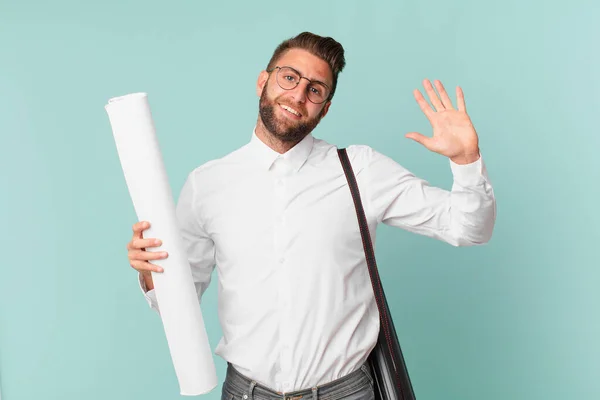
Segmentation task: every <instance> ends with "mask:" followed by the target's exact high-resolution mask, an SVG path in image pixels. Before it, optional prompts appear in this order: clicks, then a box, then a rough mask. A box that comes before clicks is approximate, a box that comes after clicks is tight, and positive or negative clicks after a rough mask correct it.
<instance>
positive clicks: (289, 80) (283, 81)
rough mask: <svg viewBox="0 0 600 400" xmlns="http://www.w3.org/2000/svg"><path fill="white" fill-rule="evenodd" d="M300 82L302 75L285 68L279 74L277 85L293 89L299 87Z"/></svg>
mask: <svg viewBox="0 0 600 400" xmlns="http://www.w3.org/2000/svg"><path fill="white" fill-rule="evenodd" d="M298 82H300V75H298V73H297V72H296V71H294V70H293V69H291V68H288V67H283V68H280V69H279V71H278V72H277V83H279V86H281V87H282V88H283V89H288V90H289V89H293V88H295V87H296V86H298Z"/></svg>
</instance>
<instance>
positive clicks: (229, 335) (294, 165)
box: [139, 134, 496, 392]
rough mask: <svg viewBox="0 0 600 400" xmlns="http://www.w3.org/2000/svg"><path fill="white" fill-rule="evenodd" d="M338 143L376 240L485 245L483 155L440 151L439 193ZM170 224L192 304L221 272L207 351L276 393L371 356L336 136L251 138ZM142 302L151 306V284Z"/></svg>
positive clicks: (210, 173)
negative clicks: (389, 233)
mask: <svg viewBox="0 0 600 400" xmlns="http://www.w3.org/2000/svg"><path fill="white" fill-rule="evenodd" d="M347 151H348V156H349V158H350V162H351V164H352V167H353V169H354V173H355V175H356V177H357V182H358V186H359V189H360V193H361V198H362V201H363V203H364V208H365V213H366V216H367V220H368V223H369V229H370V233H371V236H372V239H373V242H374V241H375V231H376V227H377V224H379V223H381V222H383V223H385V224H388V225H392V226H397V227H399V228H403V229H406V230H408V231H410V232H414V233H418V234H421V235H425V236H429V237H432V238H436V239H439V240H443V241H445V242H447V243H450V244H451V245H454V246H471V245H479V244H484V243H486V242H488V241H489V240H490V238H491V236H492V230H493V227H494V222H495V218H496V204H495V199H494V193H493V189H492V186H491V184H490V181H489V179H488V177H487V172H486V168H485V166H484V163H483V160H482V159H481V158H479V160H477V161H475V162H473V163H471V164H467V165H458V164H455V163H453V162H452V161H451V160H449V161H450V167H451V170H452V174H453V177H454V183H453V186H452V191H447V190H443V189H440V188H436V187H432V186H430V185H429V184H428V182H427V181H425V180H423V179H420V178H418V177H416V176H415V175H413V174H412V173H411V172H409V171H408V170H407V169H405V168H403V167H402V166H400V165H399V164H398V163H396V162H395V161H393V160H392V159H390V158H388V157H386V156H384V155H382V154H381V153H378V152H376V151H375V150H373V149H372V148H370V147H368V146H363V145H352V146H349V147H348V148H347ZM177 219H178V222H179V224H180V226H181V229H182V236H183V242H184V245H185V247H186V250H187V253H188V258H189V262H190V266H191V269H192V275H193V277H194V281H195V285H196V289H197V292H198V299H199V301H200V300H201V296H202V294H203V292H204V291H205V290H206V288H207V286H208V285H209V283H210V281H211V273H212V272H213V269H214V267H215V266H216V267H217V272H218V274H217V276H218V282H217V284H218V313H219V320H220V323H221V327H222V331H223V337H222V338H221V340H220V342H219V344H218V345H217V348H216V350H215V354H218V355H220V356H221V357H222V358H223V359H225V360H226V361H228V362H230V363H231V364H233V365H234V367H235V368H236V369H237V370H238V371H239V372H241V373H242V374H244V375H246V376H248V377H250V378H252V379H254V380H255V381H256V382H258V383H259V384H262V385H265V386H267V387H270V388H271V389H274V390H276V391H278V392H290V391H294V390H300V389H307V388H311V387H314V386H317V385H322V384H325V383H328V382H331V381H333V380H335V379H338V378H340V377H342V376H344V375H347V374H349V373H351V372H353V371H354V370H356V369H357V368H359V367H360V365H361V364H363V363H364V362H365V361H366V359H367V357H368V355H369V353H370V351H371V350H372V349H373V347H374V346H375V344H376V342H377V337H378V333H379V311H378V309H377V304H376V302H375V298H374V296H373V290H372V287H371V282H370V278H369V273H368V268H367V264H366V260H365V254H364V251H363V245H362V241H361V236H360V230H359V227H358V222H357V218H356V213H355V208H354V204H353V202H352V196H351V194H350V189H349V187H348V184H347V181H346V177H345V176H344V172H343V170H342V166H341V163H340V161H339V158H338V155H337V151H336V147H335V146H334V145H331V144H329V143H326V142H325V141H323V140H319V139H316V138H314V137H313V136H312V135H308V136H306V137H305V138H304V139H303V140H302V141H301V142H300V143H298V144H297V145H296V146H294V147H293V148H292V149H290V150H289V151H288V152H286V153H285V154H279V153H277V152H275V151H274V150H272V149H271V148H269V147H268V146H267V145H265V144H264V143H263V142H262V141H261V140H260V139H259V138H258V137H257V136H256V135H255V134H253V135H252V139H251V141H250V142H249V143H248V144H247V145H245V146H243V147H241V148H239V149H238V150H236V151H233V152H232V153H230V154H228V155H226V156H225V157H223V158H220V159H217V160H213V161H210V162H207V163H205V164H204V165H201V166H200V167H198V168H196V169H194V170H193V171H192V172H191V173H190V174H189V176H188V178H187V180H186V182H185V184H184V186H183V188H182V190H181V193H180V196H179V200H178V202H177ZM150 222H151V221H150ZM165 250H166V251H169V250H168V249H165ZM139 282H140V285H141V289H142V291H143V292H145V291H146V290H145V285H144V283H143V280H142V279H140V280H139ZM145 297H146V299H147V300H148V303H149V304H150V307H152V308H153V309H155V310H157V311H158V312H160V311H159V309H158V305H157V302H156V296H155V295H154V290H151V291H148V292H147V293H145Z"/></svg>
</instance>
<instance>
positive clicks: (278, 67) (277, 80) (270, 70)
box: [267, 65, 331, 104]
mask: <svg viewBox="0 0 600 400" xmlns="http://www.w3.org/2000/svg"><path fill="white" fill-rule="evenodd" d="M283 68H289V69H291V70H292V71H294V72H295V73H296V74H298V76H299V77H300V79H298V82H296V85H295V86H294V87H292V88H289V89H286V88H284V87H283V86H281V84H280V83H279V71H281V70H282V69H283ZM276 69H277V70H278V71H277V75H276V76H275V81H276V82H277V84H278V85H279V87H280V88H282V89H283V90H293V89H295V88H297V87H298V85H299V84H300V80H301V79H306V80H307V81H308V82H309V84H310V83H313V82H314V83H319V84H321V85H323V86H325V87H326V88H327V90H329V94H328V95H327V97H326V98H325V100H323V101H321V102H319V103H317V102H314V101H312V100H311V99H310V96H308V94H307V95H306V98H307V99H308V101H310V102H311V103H313V104H323V103H325V102H326V101H328V100H330V99H331V88H330V87H329V85H328V84H326V83H324V82H321V81H317V80H310V79H308V78H307V77H305V76H302V74H301V73H300V72H298V70H296V69H295V68H292V67H289V66H287V65H284V66H283V67H280V66H278V65H276V66H275V67H273V68H271V69H268V70H267V72H268V73H269V74H270V73H271V72H273V71H275V70H276Z"/></svg>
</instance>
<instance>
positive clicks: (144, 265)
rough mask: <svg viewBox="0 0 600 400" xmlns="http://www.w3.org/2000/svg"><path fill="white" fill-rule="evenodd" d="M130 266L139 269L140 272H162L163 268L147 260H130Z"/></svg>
mask: <svg viewBox="0 0 600 400" xmlns="http://www.w3.org/2000/svg"><path fill="white" fill-rule="evenodd" d="M130 264H131V268H133V269H135V270H137V271H140V272H150V271H153V272H164V271H165V270H164V269H163V268H162V267H159V266H158V265H156V264H152V263H149V262H147V261H138V260H136V261H132V262H131V263H130Z"/></svg>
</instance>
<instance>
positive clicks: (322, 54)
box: [267, 32, 346, 100]
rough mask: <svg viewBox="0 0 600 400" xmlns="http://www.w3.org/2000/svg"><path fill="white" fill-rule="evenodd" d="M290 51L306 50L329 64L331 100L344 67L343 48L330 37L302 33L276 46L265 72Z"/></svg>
mask: <svg viewBox="0 0 600 400" xmlns="http://www.w3.org/2000/svg"><path fill="white" fill-rule="evenodd" d="M291 49H303V50H306V51H308V52H309V53H311V54H312V55H314V56H316V57H319V58H320V59H322V60H323V61H325V62H326V63H327V64H329V68H330V69H331V72H332V75H333V85H332V87H331V93H330V94H329V100H331V99H332V98H333V94H334V93H335V89H336V86H337V80H338V75H339V73H340V72H342V70H343V69H344V66H346V59H345V58H344V48H343V47H342V45H341V44H340V43H338V42H337V41H335V40H334V39H333V38H330V37H323V36H319V35H315V34H314V33H310V32H302V33H301V34H299V35H297V36H295V37H292V38H289V39H287V40H284V41H283V42H281V43H280V44H279V46H277V48H276V49H275V52H273V56H272V57H271V60H269V64H268V65H267V70H269V71H270V70H271V69H273V68H274V67H275V65H276V64H277V61H279V59H280V58H281V57H282V56H283V55H284V54H285V53H286V52H287V51H289V50H291Z"/></svg>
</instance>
